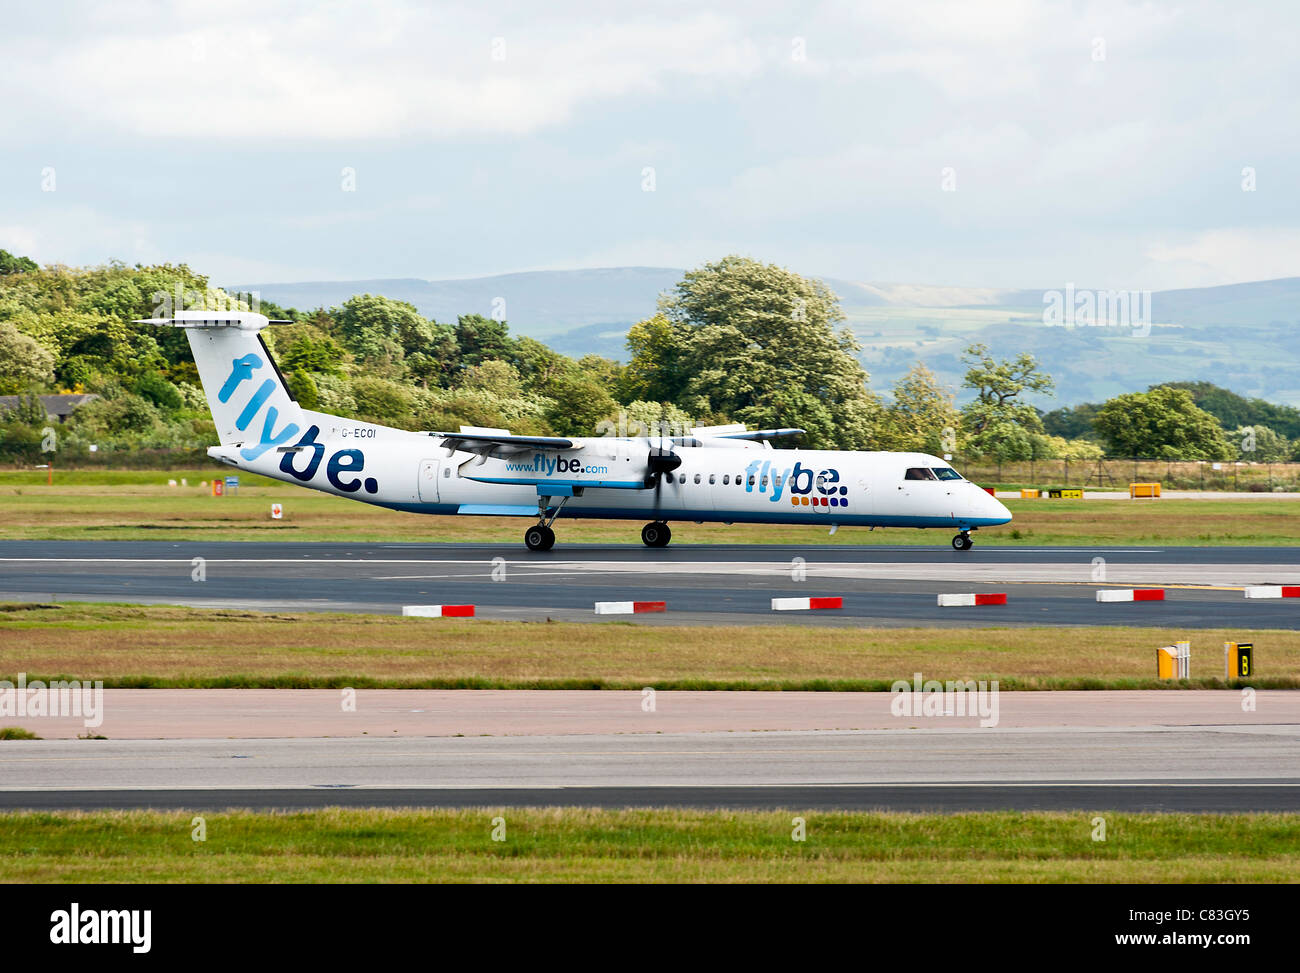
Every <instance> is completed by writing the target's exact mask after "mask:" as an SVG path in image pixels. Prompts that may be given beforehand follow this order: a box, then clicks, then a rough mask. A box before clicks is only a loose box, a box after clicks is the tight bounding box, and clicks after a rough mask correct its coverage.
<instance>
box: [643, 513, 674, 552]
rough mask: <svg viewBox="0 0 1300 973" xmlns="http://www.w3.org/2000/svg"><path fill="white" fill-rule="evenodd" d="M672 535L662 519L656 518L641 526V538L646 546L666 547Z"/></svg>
mask: <svg viewBox="0 0 1300 973" xmlns="http://www.w3.org/2000/svg"><path fill="white" fill-rule="evenodd" d="M672 537H673V532H672V531H671V530H669V529H668V525H667V524H665V523H664V522H663V521H662V520H656V521H654V522H653V523H649V524H646V525H645V526H644V527H642V528H641V540H642V541H643V542H644V543H645V546H646V547H667V546H668V542H669V541H670V540H672Z"/></svg>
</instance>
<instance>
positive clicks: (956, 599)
mask: <svg viewBox="0 0 1300 973" xmlns="http://www.w3.org/2000/svg"><path fill="white" fill-rule="evenodd" d="M974 604H975V595H974V594H968V595H940V596H939V607H940V608H965V607H968V606H971V605H974Z"/></svg>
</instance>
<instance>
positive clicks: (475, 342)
mask: <svg viewBox="0 0 1300 973" xmlns="http://www.w3.org/2000/svg"><path fill="white" fill-rule="evenodd" d="M456 346H457V347H458V348H459V350H460V363H459V366H460V368H472V367H473V366H475V365H479V364H482V363H483V362H485V361H487V360H489V359H499V360H505V361H509V360H511V359H512V358H514V357H515V342H514V339H513V338H511V337H510V328H509V326H508V325H507V324H506V322H504V321H496V320H494V319H492V318H485V317H484V316H483V315H481V314H462V315H461V316H460V317H458V318H457V319H456Z"/></svg>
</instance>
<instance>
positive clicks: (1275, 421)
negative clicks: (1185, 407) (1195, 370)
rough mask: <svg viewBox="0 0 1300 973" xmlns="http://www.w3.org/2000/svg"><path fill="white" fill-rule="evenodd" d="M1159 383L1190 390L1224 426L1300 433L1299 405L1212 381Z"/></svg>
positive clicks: (1203, 406)
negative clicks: (1255, 396) (1248, 395)
mask: <svg viewBox="0 0 1300 973" xmlns="http://www.w3.org/2000/svg"><path fill="white" fill-rule="evenodd" d="M1162 385H1163V386H1164V387H1166V388H1171V389H1186V390H1187V391H1189V392H1191V393H1192V401H1193V402H1195V403H1196V404H1197V405H1198V406H1199V407H1200V408H1202V409H1204V410H1205V411H1206V412H1208V413H1209V414H1210V415H1212V416H1214V418H1216V419H1218V420H1219V425H1221V426H1223V428H1224V429H1236V428H1239V427H1242V426H1268V427H1269V428H1270V429H1272V430H1273V431H1275V432H1277V433H1278V434H1279V435H1282V436H1286V437H1289V438H1292V439H1294V438H1297V437H1300V409H1297V408H1295V406H1290V405H1275V404H1274V403H1272V402H1266V401H1264V400H1263V399H1248V398H1246V397H1245V396H1242V395H1238V394H1237V393H1236V392H1231V391H1229V390H1228V389H1225V388H1220V387H1219V386H1218V385H1215V384H1213V383H1212V382H1164V383H1162ZM1159 387H1160V386H1155V385H1153V386H1151V388H1159ZM1148 391H1149V390H1148Z"/></svg>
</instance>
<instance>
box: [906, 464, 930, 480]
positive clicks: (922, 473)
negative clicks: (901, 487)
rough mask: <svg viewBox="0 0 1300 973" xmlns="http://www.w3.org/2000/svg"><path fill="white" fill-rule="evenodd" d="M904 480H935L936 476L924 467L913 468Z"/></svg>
mask: <svg viewBox="0 0 1300 973" xmlns="http://www.w3.org/2000/svg"><path fill="white" fill-rule="evenodd" d="M903 479H904V480H933V479H935V475H934V474H933V473H931V472H930V471H929V470H927V469H926V468H925V467H924V466H913V467H912V468H911V469H909V470H908V471H907V473H906V474H905V475H904V476H903Z"/></svg>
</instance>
